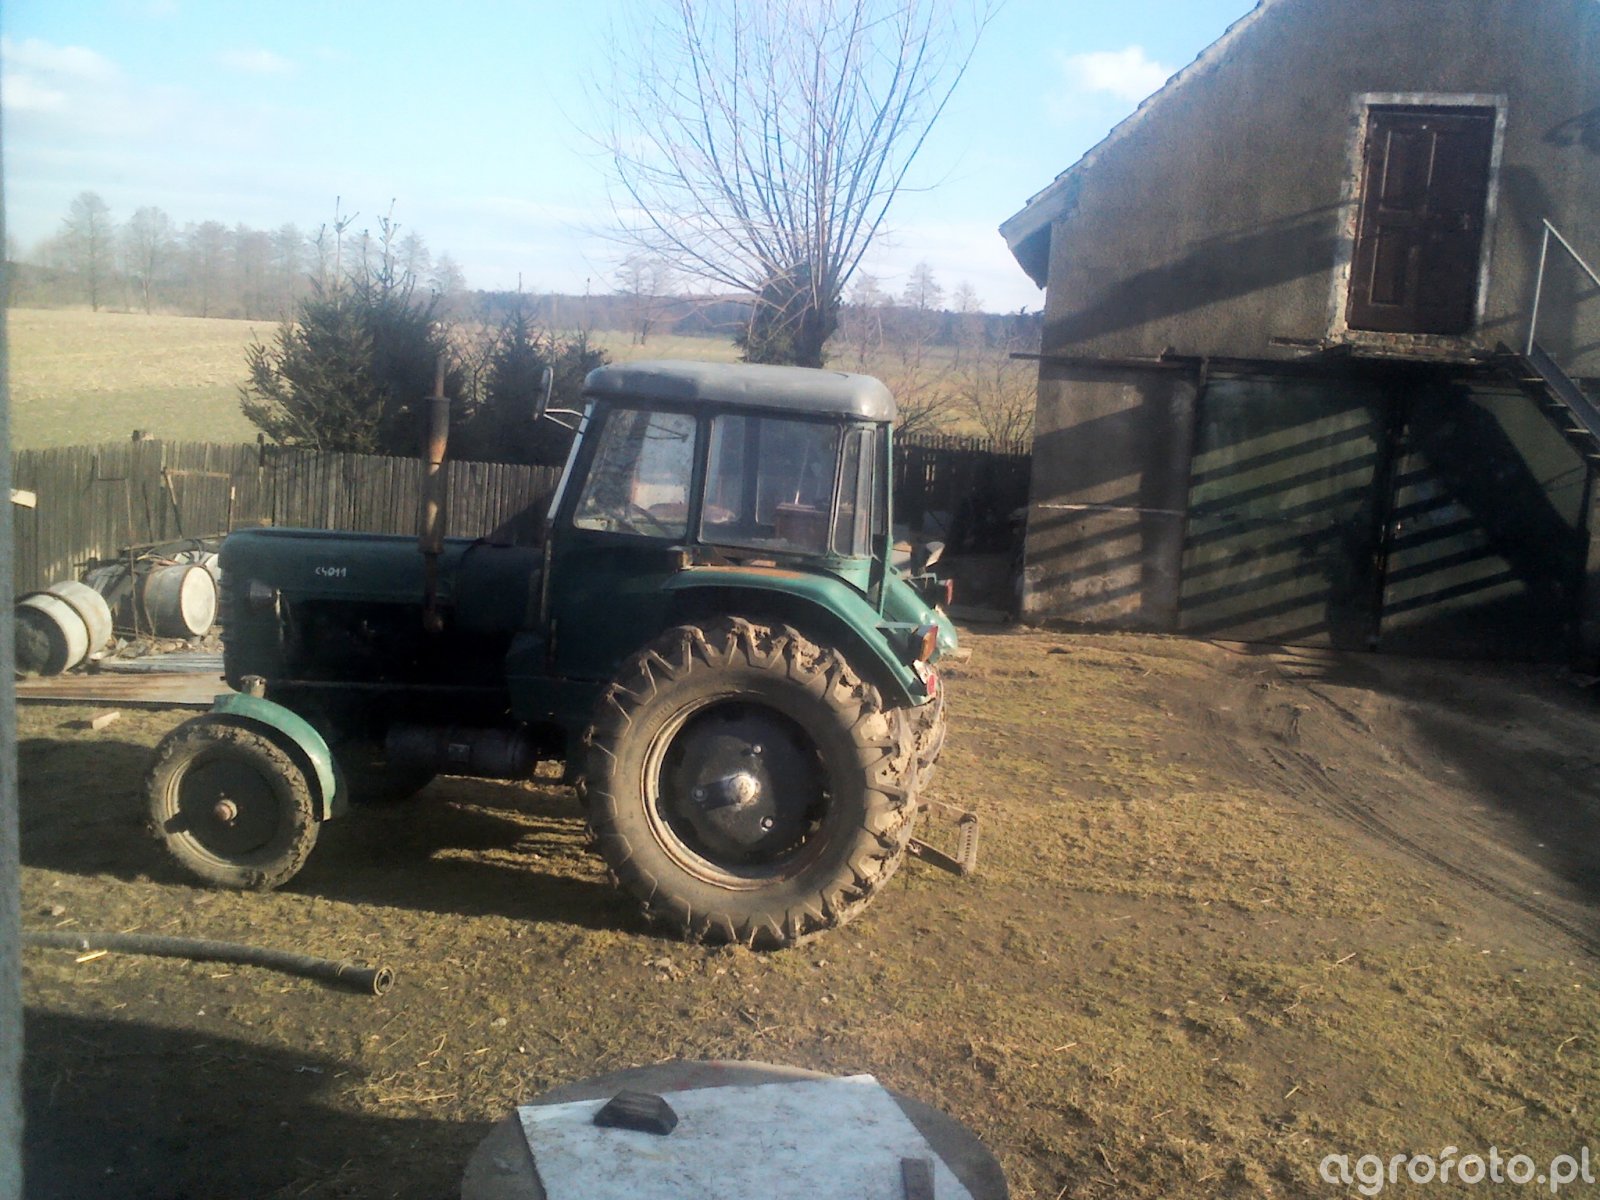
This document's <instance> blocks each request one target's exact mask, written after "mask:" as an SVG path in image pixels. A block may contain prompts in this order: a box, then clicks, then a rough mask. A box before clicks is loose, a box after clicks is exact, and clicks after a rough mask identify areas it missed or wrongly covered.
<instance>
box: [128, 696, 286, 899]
mask: <svg viewBox="0 0 1600 1200" xmlns="http://www.w3.org/2000/svg"><path fill="white" fill-rule="evenodd" d="M145 797H146V800H147V801H148V803H149V814H150V827H151V831H152V832H153V833H154V834H155V835H156V837H158V838H159V839H160V840H161V841H162V843H163V844H164V845H165V847H166V849H167V852H168V853H169V854H171V855H172V857H173V858H174V859H176V860H177V862H178V864H179V865H180V866H182V867H183V868H184V869H185V870H186V871H188V872H189V873H190V874H191V875H193V876H195V877H196V878H197V879H199V880H201V881H202V882H204V883H209V884H214V885H216V886H218V887H228V888H241V889H255V890H259V891H265V890H268V889H270V888H275V887H278V886H280V885H281V884H284V883H287V882H288V881H289V880H290V879H292V878H293V877H294V876H295V874H296V873H297V872H298V871H299V870H300V868H301V867H302V866H304V865H305V861H306V857H307V856H308V855H309V854H310V853H311V847H312V846H314V845H315V844H316V841H317V830H318V821H317V811H316V803H315V801H314V799H313V797H312V791H311V784H310V781H309V780H308V779H307V778H306V775H305V772H304V771H303V770H301V768H300V765H299V764H298V763H296V762H295V761H294V759H293V758H291V757H290V756H289V754H288V753H287V752H286V751H285V750H284V749H283V748H282V747H281V746H279V745H278V744H277V743H276V742H274V741H273V740H272V739H271V738H270V737H268V736H267V735H266V734H264V733H260V732H258V731H256V730H254V729H251V728H248V727H246V726H243V725H237V724H233V723H231V722H228V721H222V720H218V719H217V718H216V717H213V716H204V717H196V718H195V719H194V720H192V721H186V722H184V723H183V724H182V725H180V726H178V728H176V729H174V730H173V731H172V732H171V733H170V734H168V735H167V736H166V738H165V739H164V740H163V741H162V742H161V745H160V746H158V747H157V748H156V760H155V762H154V763H153V764H151V767H150V770H149V772H148V773H147V774H146V776H145Z"/></svg>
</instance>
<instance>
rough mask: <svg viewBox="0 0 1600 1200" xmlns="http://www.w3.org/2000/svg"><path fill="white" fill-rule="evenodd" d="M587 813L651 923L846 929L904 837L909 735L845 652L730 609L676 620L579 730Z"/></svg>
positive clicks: (689, 928) (749, 935) (743, 929)
mask: <svg viewBox="0 0 1600 1200" xmlns="http://www.w3.org/2000/svg"><path fill="white" fill-rule="evenodd" d="M587 743H588V759H587V769H586V778H585V782H584V791H585V796H586V803H587V807H588V813H589V824H590V829H591V831H592V834H593V837H594V840H595V842H596V844H597V845H598V848H599V851H600V853H601V855H602V857H604V859H605V861H606V865H607V866H608V867H609V868H610V869H611V872H612V874H613V876H614V877H615V878H616V880H617V882H618V883H619V884H620V885H621V886H622V887H623V888H625V889H626V890H627V891H628V892H630V893H632V894H633V895H634V896H635V897H637V898H638V900H639V901H640V903H641V904H642V905H643V907H644V912H645V915H646V916H647V917H649V918H650V919H651V920H653V921H656V922H658V923H661V924H664V925H667V926H670V927H671V928H672V929H674V930H675V931H677V932H678V933H680V934H683V935H685V936H688V937H692V938H696V939H700V940H706V941H718V942H741V943H744V944H746V945H750V946H755V947H758V948H771V947H778V946H788V945H793V944H794V943H796V942H798V941H801V940H803V939H805V938H806V937H808V936H810V935H812V934H815V933H818V932H821V931H822V930H825V929H830V928H833V927H835V926H838V925H842V924H844V923H845V922H846V921H848V920H850V919H851V918H852V917H854V916H855V915H856V914H857V913H858V912H860V911H861V909H862V908H863V907H864V906H865V905H866V903H867V902H868V901H869V900H870V899H871V898H872V896H873V894H874V893H875V892H876V891H877V890H878V888H880V887H881V886H882V885H883V884H884V882H885V881H886V880H887V879H888V878H889V877H890V876H891V875H892V874H893V873H894V871H895V869H896V868H897V867H898V866H899V865H900V862H901V860H902V859H903V857H904V854H905V849H906V843H907V841H908V840H909V838H910V836H911V817H912V815H913V813H914V810H915V808H916V805H915V799H916V796H915V780H916V771H915V767H914V763H913V755H912V739H911V731H910V728H909V726H908V724H907V723H906V722H904V721H902V720H899V719H897V716H896V714H894V713H893V712H890V711H887V710H885V709H884V707H883V705H882V702H881V700H880V698H879V695H878V692H877V689H876V688H874V687H873V686H872V685H871V684H869V683H867V682H865V681H864V680H862V679H861V678H860V677H859V676H857V675H856V673H855V672H854V671H853V670H851V668H850V666H849V664H848V663H847V662H846V661H845V659H844V657H843V655H841V654H840V653H839V652H838V651H836V650H832V649H827V648H823V647H819V646H817V645H816V644H814V643H813V642H811V641H809V640H807V639H806V638H804V637H803V636H801V635H800V634H799V633H797V632H796V631H795V630H793V629H790V628H787V627H784V626H777V627H769V626H766V625H759V624H755V623H753V622H750V621H746V620H742V619H739V618H723V619H720V620H716V621H713V622H710V623H708V624H706V625H703V626H702V625H685V626H680V627H678V628H676V629H672V630H670V631H668V632H667V633H666V634H665V635H663V636H662V637H661V638H660V639H658V640H657V641H656V642H655V643H654V644H652V645H651V646H649V647H647V648H646V649H645V650H643V651H641V652H640V653H639V654H638V655H636V656H635V657H634V658H633V659H632V660H631V661H630V662H629V663H628V664H627V666H625V667H624V668H623V670H622V672H621V674H620V675H619V676H618V678H617V679H616V681H615V682H614V683H613V684H612V685H611V687H610V688H609V689H608V690H607V692H606V694H605V696H604V698H603V699H602V700H601V703H600V706H599V710H598V714H597V716H596V719H595V722H594V725H593V726H592V727H591V729H590V730H589V734H588V738H587Z"/></svg>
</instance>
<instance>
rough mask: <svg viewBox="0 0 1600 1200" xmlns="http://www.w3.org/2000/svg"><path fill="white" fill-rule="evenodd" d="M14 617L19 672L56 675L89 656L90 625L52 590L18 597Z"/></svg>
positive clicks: (17, 668)
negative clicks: (19, 598)
mask: <svg viewBox="0 0 1600 1200" xmlns="http://www.w3.org/2000/svg"><path fill="white" fill-rule="evenodd" d="M15 621H16V670H17V674H19V675H59V674H61V672H63V671H65V670H68V669H70V668H72V667H75V666H77V665H78V664H79V663H81V662H82V661H83V660H84V658H85V657H87V656H88V653H89V627H88V626H87V625H86V624H84V620H83V617H82V615H81V614H80V613H79V612H78V610H77V609H75V608H73V607H72V605H70V604H68V603H67V602H66V601H65V600H63V599H62V598H61V597H60V596H58V595H56V594H55V593H53V592H32V593H30V594H29V595H26V596H24V597H23V598H22V599H21V600H19V601H17V608H16V614H15Z"/></svg>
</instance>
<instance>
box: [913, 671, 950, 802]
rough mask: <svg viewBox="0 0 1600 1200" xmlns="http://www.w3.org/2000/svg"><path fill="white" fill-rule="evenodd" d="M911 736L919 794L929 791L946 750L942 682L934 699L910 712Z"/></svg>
mask: <svg viewBox="0 0 1600 1200" xmlns="http://www.w3.org/2000/svg"><path fill="white" fill-rule="evenodd" d="M908 718H909V720H910V722H911V735H912V738H913V739H914V743H915V750H916V756H917V794H918V795H919V796H920V795H922V794H923V793H925V792H926V791H927V790H928V786H929V784H931V783H932V782H933V767H934V764H935V763H937V762H938V761H939V754H940V752H941V751H942V750H943V749H944V733H945V718H944V686H943V684H942V682H941V684H940V687H939V690H938V691H937V692H935V693H934V696H933V699H932V700H929V701H928V702H927V703H926V704H922V705H919V706H918V707H916V708H913V709H911V710H910V712H909V714H908Z"/></svg>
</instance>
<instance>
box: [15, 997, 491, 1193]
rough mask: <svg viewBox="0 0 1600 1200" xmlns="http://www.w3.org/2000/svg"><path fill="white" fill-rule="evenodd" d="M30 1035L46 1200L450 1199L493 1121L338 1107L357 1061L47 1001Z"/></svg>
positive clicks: (35, 1186) (38, 1184) (33, 1189)
mask: <svg viewBox="0 0 1600 1200" xmlns="http://www.w3.org/2000/svg"><path fill="white" fill-rule="evenodd" d="M26 1038H27V1042H26V1045H27V1058H26V1062H25V1065H24V1070H23V1075H24V1104H25V1106H26V1119H27V1126H26V1134H25V1140H24V1149H23V1169H24V1172H25V1177H26V1180H27V1194H28V1196H30V1197H32V1198H33V1200H83V1198H84V1197H89V1196H97V1197H127V1198H130V1200H132V1198H138V1200H219V1198H221V1197H229V1196H249V1197H258V1198H265V1197H277V1196H283V1197H289V1196H295V1197H316V1196H341V1197H368V1196H372V1197H376V1196H417V1197H422V1196H449V1195H453V1194H455V1191H456V1188H457V1187H458V1186H459V1180H460V1175H461V1170H462V1167H463V1166H464V1165H465V1162H466V1158H467V1156H468V1154H470V1152H471V1149H472V1146H473V1145H474V1144H475V1143H476V1142H477V1140H478V1139H479V1138H480V1137H482V1136H483V1134H484V1133H486V1132H487V1127H486V1126H485V1127H481V1128H480V1127H477V1126H469V1125H464V1124H460V1123H457V1122H453V1121H438V1120H418V1119H396V1120H390V1119H385V1118H382V1117H377V1116H360V1115H356V1114H354V1113H352V1112H351V1111H349V1109H348V1108H345V1109H339V1108H335V1107H332V1106H329V1105H325V1104H324V1103H323V1102H322V1097H323V1095H324V1094H325V1093H327V1092H329V1091H330V1090H331V1089H332V1087H333V1080H334V1079H335V1077H336V1076H337V1075H338V1073H339V1072H340V1071H341V1070H342V1069H343V1064H341V1063H340V1062H338V1061H337V1060H335V1059H330V1058H327V1057H320V1056H316V1055H313V1054H307V1053H305V1052H303V1051H301V1052H294V1053H291V1052H289V1051H286V1050H278V1049H270V1048H264V1047H262V1046H258V1045H252V1044H250V1043H248V1042H244V1041H238V1040H235V1039H232V1038H227V1037H212V1036H208V1035H205V1034H201V1033H197V1032H195V1031H194V1030H180V1029H167V1028H163V1027H161V1026H157V1025H152V1024H147V1023H142V1022H138V1021H122V1020H117V1021H110V1020H97V1019H94V1018H90V1017H82V1016H65V1015H62V1014H59V1013H50V1012H40V1011H29V1013H28V1014H27V1023H26ZM379 1163H381V1164H383V1165H382V1166H381V1167H376V1166H375V1164H379ZM357 1164H360V1166H357ZM375 1172H376V1173H375Z"/></svg>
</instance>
